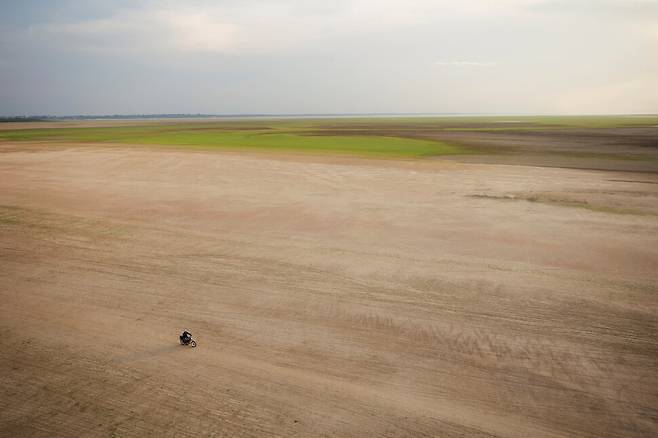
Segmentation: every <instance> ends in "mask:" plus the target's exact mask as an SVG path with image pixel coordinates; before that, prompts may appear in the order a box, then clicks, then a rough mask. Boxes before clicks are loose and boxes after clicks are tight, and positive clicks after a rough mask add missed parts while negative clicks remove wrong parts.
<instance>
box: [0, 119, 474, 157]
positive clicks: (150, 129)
mask: <svg viewBox="0 0 658 438" xmlns="http://www.w3.org/2000/svg"><path fill="white" fill-rule="evenodd" d="M234 128H238V130H235V131H227V130H225V129H218V128H216V127H212V126H206V125H205V124H199V125H195V126H192V127H190V126H182V125H171V126H155V127H154V126H133V127H112V128H54V129H22V130H9V131H0V141H1V140H5V141H55V142H76V143H120V144H133V145H162V146H183V147H190V148H201V149H208V148H225V149H245V148H247V149H255V150H281V151H293V152H294V151H300V152H325V153H340V154H351V155H368V156H382V157H387V156H391V157H423V156H436V155H449V154H459V153H465V151H464V150H463V149H461V148H460V147H458V146H454V145H449V144H446V143H444V142H439V141H434V140H422V139H412V138H403V137H393V136H377V135H372V136H371V135H365V136H349V135H347V136H346V135H311V134H308V133H304V132H302V131H296V130H294V129H288V130H281V129H277V128H276V127H275V128H274V129H267V130H253V129H243V130H239V127H234Z"/></svg>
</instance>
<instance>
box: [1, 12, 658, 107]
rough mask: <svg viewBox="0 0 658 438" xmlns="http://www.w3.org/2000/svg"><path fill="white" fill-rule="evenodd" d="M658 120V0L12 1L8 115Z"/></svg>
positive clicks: (4, 74)
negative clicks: (603, 116)
mask: <svg viewBox="0 0 658 438" xmlns="http://www.w3.org/2000/svg"><path fill="white" fill-rule="evenodd" d="M389 112H410V113H491V114H500V113H505V114H537V113H542V114H544V113H551V114H578V113H587V114H598V113H658V0H461V1H456V0H334V1H326V0H324V1H315V0H305V1H302V0H260V1H257V0H241V1H234V0H215V1H210V0H178V1H169V0H142V1H139V0H130V1H128V0H115V1H108V0H106V1H103V0H85V1H73V0H41V1H40V0H21V1H15V0H0V116H8V115H24V114H52V115H66V114H134V113H212V114H236V113H278V114H281V113H389Z"/></svg>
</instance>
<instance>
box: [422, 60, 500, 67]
mask: <svg viewBox="0 0 658 438" xmlns="http://www.w3.org/2000/svg"><path fill="white" fill-rule="evenodd" d="M434 65H438V66H441V67H492V66H494V65H496V63H495V62H482V61H436V62H434Z"/></svg>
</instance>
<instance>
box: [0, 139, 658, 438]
mask: <svg viewBox="0 0 658 438" xmlns="http://www.w3.org/2000/svg"><path fill="white" fill-rule="evenodd" d="M0 303H1V304H0V332H1V333H2V336H1V337H0V344H1V347H2V348H0V369H2V374H0V435H1V436H7V437H19V436H30V437H53V436H75V437H96V436H99V437H120V436H157V437H165V436H172V437H174V436H175V437H201V436H222V437H238V436H239V437H263V436H279V437H369V436H384V437H424V436H427V437H430V436H431V437H464V436H468V437H470V436H475V437H478V436H482V437H484V436H487V437H489V436H498V437H558V436H560V437H620V436H624V437H641V436H646V437H652V436H656V435H658V176H656V175H655V174H640V173H622V172H597V171H586V170H575V169H556V168H537V167H524V166H503V165H484V164H462V163H450V162H431V163H417V162H399V163H396V162H391V161H387V162H379V163H377V162H372V161H360V160H328V159H327V160H323V159H320V158H318V157H314V158H312V159H278V158H273V157H266V156H248V155H245V156H241V155H236V154H228V153H206V152H195V153H193V152H181V151H153V150H151V151H149V150H144V149H119V148H107V149H100V148H98V149H94V148H70V149H67V148H60V149H52V150H49V149H48V148H43V147H42V148H34V149H31V150H29V149H25V148H17V147H14V148H10V147H6V148H5V149H4V152H3V153H0ZM183 328H187V329H189V330H190V331H192V333H193V334H194V336H195V337H196V338H197V339H198V341H199V346H198V347H197V348H196V349H191V348H186V347H182V346H180V345H178V343H177V336H178V333H179V332H180V331H181V330H182V329H183Z"/></svg>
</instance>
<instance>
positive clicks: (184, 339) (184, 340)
mask: <svg viewBox="0 0 658 438" xmlns="http://www.w3.org/2000/svg"><path fill="white" fill-rule="evenodd" d="M191 340H192V333H190V332H188V331H187V330H183V333H181V335H180V343H181V344H184V345H187V344H189V343H190V341H191Z"/></svg>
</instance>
